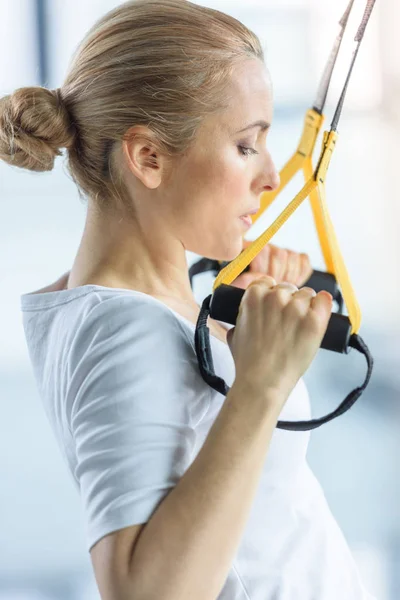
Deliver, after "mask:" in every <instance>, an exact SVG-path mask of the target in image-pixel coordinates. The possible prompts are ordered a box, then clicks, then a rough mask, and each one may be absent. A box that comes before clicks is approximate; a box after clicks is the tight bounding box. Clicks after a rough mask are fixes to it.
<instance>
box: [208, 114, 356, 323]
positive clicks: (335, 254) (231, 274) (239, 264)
mask: <svg viewBox="0 0 400 600" xmlns="http://www.w3.org/2000/svg"><path fill="white" fill-rule="evenodd" d="M322 121H323V116H322V115H319V114H318V113H316V112H315V111H313V110H309V111H307V114H306V118H305V124H304V129H303V134H302V138H301V140H300V144H299V146H298V148H297V150H296V153H295V154H294V155H293V156H292V157H291V159H290V160H289V161H288V162H287V163H286V165H285V166H284V168H283V169H282V171H281V184H280V186H279V188H278V190H276V191H275V192H273V193H268V192H266V193H265V194H263V195H262V197H261V208H260V211H259V212H258V213H257V214H256V215H254V217H255V218H254V219H252V220H253V223H254V222H255V221H256V220H257V219H258V218H259V217H260V216H261V214H262V213H263V212H264V210H265V209H266V208H267V207H268V206H270V204H271V202H272V201H273V200H274V199H275V197H276V196H277V195H278V193H279V192H280V191H281V190H282V189H283V188H284V187H285V185H286V184H287V183H288V181H289V180H290V179H291V178H292V177H293V176H294V174H295V173H297V171H298V170H299V169H300V168H302V169H303V173H304V176H305V179H306V183H305V185H304V187H303V188H302V190H301V191H300V192H299V193H298V194H297V196H296V197H295V198H294V199H293V200H292V201H291V202H290V203H289V204H288V206H287V207H286V208H285V209H284V210H283V211H282V213H281V214H280V215H279V217H278V218H277V219H276V220H275V221H274V222H273V223H272V225H270V227H268V229H267V230H266V231H264V232H263V233H262V234H261V235H260V236H259V237H258V238H257V239H256V240H254V241H253V242H252V243H251V244H250V245H249V246H248V247H247V248H245V249H244V250H243V252H241V254H239V256H237V257H236V258H235V259H234V260H233V261H232V262H230V263H229V264H228V265H227V266H226V267H225V268H223V269H222V270H221V271H220V272H219V274H218V275H217V277H216V278H215V281H214V285H213V290H215V289H216V288H217V287H218V286H219V285H221V284H226V285H229V284H230V283H232V281H234V280H235V279H236V278H237V277H238V276H239V275H240V274H241V273H242V272H243V270H244V269H245V268H246V267H247V265H249V264H250V263H251V262H252V260H254V258H255V257H256V256H257V254H259V252H261V250H262V249H263V248H264V246H265V245H266V244H267V243H268V242H269V240H270V239H271V238H272V237H273V236H274V235H275V233H276V232H277V231H278V230H279V229H280V228H281V227H282V225H283V224H284V223H285V222H286V221H287V219H288V218H289V217H290V216H291V215H292V214H293V213H294V211H295V210H296V209H297V208H298V207H299V206H300V204H301V203H302V202H303V200H304V199H305V198H307V197H308V196H310V202H311V207H312V211H313V216H314V221H315V225H316V229H317V234H318V238H319V242H320V245H321V250H322V253H323V256H324V260H325V264H326V268H327V272H328V273H332V274H333V275H335V277H336V280H337V282H338V283H339V285H340V287H341V290H342V294H343V300H344V302H345V305H346V307H347V309H348V313H349V320H350V323H351V325H352V330H351V333H358V331H359V328H360V325H361V311H360V307H359V305H358V302H357V299H356V297H355V293H354V290H353V288H352V285H351V282H350V278H349V275H348V272H347V270H346V267H345V264H344V261H343V258H342V255H341V252H340V249H339V245H338V242H337V238H336V235H335V231H334V228H333V224H332V221H331V218H330V215H329V211H328V207H327V204H326V194H325V179H326V173H327V170H328V167H329V163H330V159H331V156H332V153H333V150H334V148H335V145H336V139H337V133H336V132H333V131H325V132H324V136H323V142H322V149H321V153H320V157H319V159H318V165H317V168H316V169H315V172H314V173H313V171H312V163H311V158H312V152H313V149H314V147H315V142H316V138H317V135H318V132H319V129H320V127H321V124H322ZM310 173H311V176H310V175H309V174H310ZM307 175H309V176H308V177H307ZM271 197H272V200H271Z"/></svg>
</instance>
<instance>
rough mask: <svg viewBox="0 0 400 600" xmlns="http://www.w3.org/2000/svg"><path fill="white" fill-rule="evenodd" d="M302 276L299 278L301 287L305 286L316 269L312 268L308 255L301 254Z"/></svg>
mask: <svg viewBox="0 0 400 600" xmlns="http://www.w3.org/2000/svg"><path fill="white" fill-rule="evenodd" d="M300 260H301V274H300V276H299V285H304V284H305V283H306V282H307V281H308V280H309V279H310V277H311V275H312V274H313V271H314V269H313V268H312V266H311V261H310V257H309V256H308V254H305V253H302V254H300Z"/></svg>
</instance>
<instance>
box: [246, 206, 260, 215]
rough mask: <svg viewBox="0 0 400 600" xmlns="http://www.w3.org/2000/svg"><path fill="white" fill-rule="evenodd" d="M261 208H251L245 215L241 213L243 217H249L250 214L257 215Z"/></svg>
mask: <svg viewBox="0 0 400 600" xmlns="http://www.w3.org/2000/svg"><path fill="white" fill-rule="evenodd" d="M259 210H260V207H258V208H254V209H253V210H250V211H249V212H247V213H245V214H244V215H241V216H242V217H248V216H250V215H255V214H256V213H258V211H259Z"/></svg>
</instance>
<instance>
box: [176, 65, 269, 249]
mask: <svg viewBox="0 0 400 600" xmlns="http://www.w3.org/2000/svg"><path fill="white" fill-rule="evenodd" d="M228 92H229V94H230V100H229V107H228V108H227V109H224V110H223V111H222V112H220V113H218V114H217V115H213V116H211V117H208V118H207V119H205V121H204V122H203V123H202V125H201V127H200V128H199V130H198V134H197V136H196V140H195V143H194V144H193V146H192V147H191V148H190V150H189V151H188V152H187V153H186V154H185V155H184V156H183V157H181V158H180V159H179V161H178V163H177V165H176V166H175V167H174V171H173V177H171V179H170V180H169V184H168V190H167V194H168V196H169V201H168V207H169V211H170V210H171V211H172V212H169V219H168V220H169V221H170V220H171V219H172V221H173V229H174V233H175V235H176V236H177V237H178V238H179V239H180V241H181V243H182V245H183V246H184V248H185V250H189V251H191V252H194V253H196V254H199V255H200V256H207V257H208V258H213V259H218V260H233V259H234V258H235V257H236V256H237V255H238V254H239V253H240V252H241V251H242V247H243V235H244V234H245V232H246V230H247V228H246V226H245V224H244V223H243V221H242V220H241V219H240V217H241V216H242V215H245V214H248V213H249V212H250V211H252V210H254V209H257V208H258V207H259V206H260V196H261V194H262V193H263V192H264V191H268V190H275V189H276V188H277V187H278V186H279V183H280V181H279V174H278V172H277V171H276V168H275V165H274V163H273V162H272V159H271V156H270V154H269V151H268V149H267V142H266V140H267V135H268V127H269V124H271V120H272V113H273V107H272V89H271V82H270V77H269V74H268V71H267V69H266V67H265V65H264V64H263V63H262V62H261V61H259V60H258V59H249V60H247V61H244V62H243V63H241V64H240V65H239V66H237V67H236V69H235V71H234V74H233V77H232V80H231V84H230V89H229V90H228ZM255 122H264V124H262V123H261V124H260V125H253V124H254V123H255ZM267 124H268V125H267ZM251 125H253V126H251ZM250 126H251V127H250Z"/></svg>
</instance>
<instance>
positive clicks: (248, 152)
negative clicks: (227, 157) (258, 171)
mask: <svg viewBox="0 0 400 600" xmlns="http://www.w3.org/2000/svg"><path fill="white" fill-rule="evenodd" d="M238 148H239V152H240V154H241V155H242V156H250V155H252V154H258V152H257V150H254V148H247V147H246V146H238Z"/></svg>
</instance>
